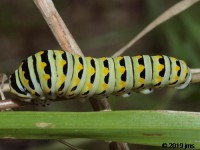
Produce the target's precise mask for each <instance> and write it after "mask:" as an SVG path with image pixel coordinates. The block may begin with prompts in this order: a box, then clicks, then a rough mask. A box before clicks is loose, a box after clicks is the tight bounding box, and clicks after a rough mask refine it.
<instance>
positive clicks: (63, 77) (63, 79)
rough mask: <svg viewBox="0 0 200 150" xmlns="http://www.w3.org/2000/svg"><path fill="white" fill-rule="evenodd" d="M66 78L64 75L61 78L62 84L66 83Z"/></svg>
mask: <svg viewBox="0 0 200 150" xmlns="http://www.w3.org/2000/svg"><path fill="white" fill-rule="evenodd" d="M65 78H66V76H65V75H64V74H62V75H61V77H60V80H61V82H62V83H63V82H65Z"/></svg>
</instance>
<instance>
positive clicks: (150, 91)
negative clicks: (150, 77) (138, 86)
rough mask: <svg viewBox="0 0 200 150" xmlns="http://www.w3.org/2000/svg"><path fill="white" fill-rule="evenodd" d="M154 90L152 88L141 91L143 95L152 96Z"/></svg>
mask: <svg viewBox="0 0 200 150" xmlns="http://www.w3.org/2000/svg"><path fill="white" fill-rule="evenodd" d="M153 91H154V90H153V89H152V88H148V89H143V90H141V91H139V92H140V93H142V94H150V93H152V92H153Z"/></svg>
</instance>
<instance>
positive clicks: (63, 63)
mask: <svg viewBox="0 0 200 150" xmlns="http://www.w3.org/2000/svg"><path fill="white" fill-rule="evenodd" d="M190 81H191V72H190V69H189V67H188V66H187V65H186V63H185V62H184V61H182V60H178V59H176V58H173V57H168V56H165V55H157V56H149V55H138V56H134V57H130V56H118V57H115V58H112V57H111V58H109V57H102V58H92V57H81V56H79V55H72V54H70V53H68V52H66V51H62V50H47V51H40V52H38V53H36V54H34V55H33V56H30V57H28V58H27V59H26V60H24V61H23V62H22V63H21V65H20V66H19V68H18V69H17V70H16V71H15V72H14V73H13V74H12V75H11V76H10V79H9V84H10V89H11V92H12V93H14V94H16V95H18V96H19V97H21V98H24V99H40V100H41V101H42V100H45V99H49V100H56V98H57V97H61V98H66V99H70V98H87V97H91V96H108V95H109V94H111V93H113V94H116V95H122V94H125V93H130V92H131V91H135V92H141V93H146V94H147V93H150V92H151V91H152V90H153V89H157V88H162V87H164V86H168V87H176V88H177V89H183V88H185V87H186V86H188V84H189V83H190Z"/></svg>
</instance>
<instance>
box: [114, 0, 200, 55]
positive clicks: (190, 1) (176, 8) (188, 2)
mask: <svg viewBox="0 0 200 150" xmlns="http://www.w3.org/2000/svg"><path fill="white" fill-rule="evenodd" d="M197 2H199V0H182V1H180V2H178V3H177V4H175V5H173V6H172V7H170V8H169V9H168V10H166V11H165V12H164V13H163V14H161V15H160V16H158V17H157V18H156V19H155V20H154V21H152V22H151V23H150V24H149V25H148V26H146V27H145V28H144V29H143V30H142V31H141V32H140V33H139V34H137V35H136V36H135V37H134V38H133V39H132V40H131V41H129V42H128V43H127V44H126V45H125V46H124V47H122V48H121V49H120V50H118V51H117V52H115V53H114V54H113V56H114V57H115V56H119V55H121V54H122V53H124V52H125V51H126V50H127V49H128V48H130V47H131V46H133V44H135V43H136V42H137V41H138V40H140V39H141V38H142V37H143V36H145V35H146V34H147V33H148V32H150V31H151V30H153V29H154V28H156V27H157V26H159V25H160V24H162V23H164V22H165V21H167V20H169V19H170V18H172V17H174V16H176V15H178V14H179V13H181V12H183V11H184V10H186V9H187V8H189V7H190V6H192V5H194V4H195V3H197Z"/></svg>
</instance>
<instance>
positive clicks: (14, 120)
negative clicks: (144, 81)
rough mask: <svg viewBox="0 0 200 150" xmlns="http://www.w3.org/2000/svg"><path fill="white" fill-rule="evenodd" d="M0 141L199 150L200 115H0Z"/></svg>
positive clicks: (72, 113) (150, 112)
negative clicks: (90, 141)
mask: <svg viewBox="0 0 200 150" xmlns="http://www.w3.org/2000/svg"><path fill="white" fill-rule="evenodd" d="M0 118H1V122H0V138H21V139H61V138H63V139H66V138H69V137H78V138H80V137H81V138H92V139H103V140H112V141H124V142H129V143H135V144H145V145H157V146H161V145H162V143H188V144H194V146H195V148H200V113H194V112H176V111H113V112H81V113H80V112H78V113H77V112H2V113H0Z"/></svg>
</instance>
